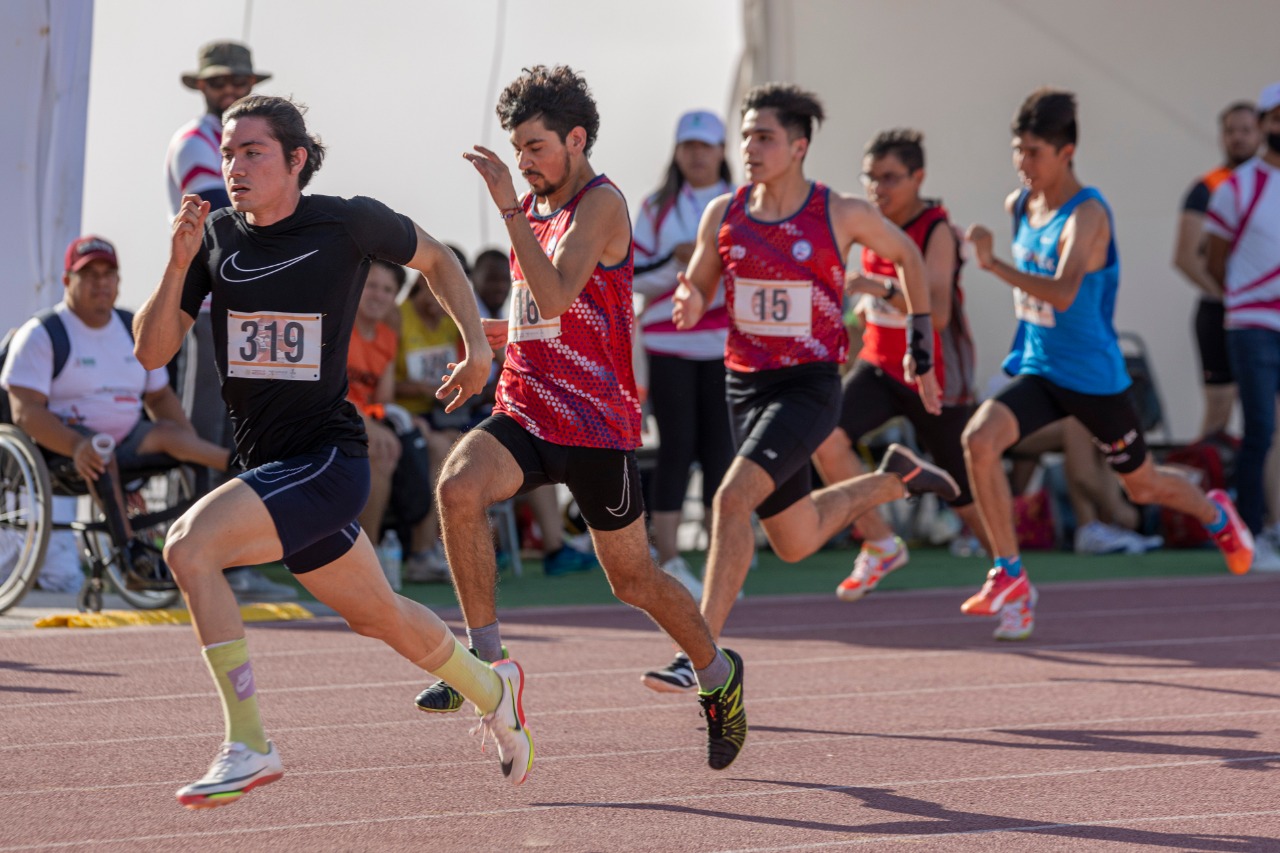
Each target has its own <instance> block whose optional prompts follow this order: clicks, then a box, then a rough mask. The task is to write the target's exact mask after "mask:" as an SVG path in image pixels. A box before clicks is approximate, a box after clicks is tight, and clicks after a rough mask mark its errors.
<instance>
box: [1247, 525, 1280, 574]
mask: <svg viewBox="0 0 1280 853" xmlns="http://www.w3.org/2000/svg"><path fill="white" fill-rule="evenodd" d="M1250 571H1254V572H1280V548H1277V547H1276V543H1275V540H1274V539H1273V538H1272V536H1271V532H1270V531H1267V532H1266V533H1263V534H1262V535H1261V536H1259V537H1257V538H1256V539H1254V540H1253V565H1252V566H1250Z"/></svg>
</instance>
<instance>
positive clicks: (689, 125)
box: [676, 110, 724, 145]
mask: <svg viewBox="0 0 1280 853" xmlns="http://www.w3.org/2000/svg"><path fill="white" fill-rule="evenodd" d="M681 142H705V143H707V144H708V145H723V144H724V122H722V121H720V117H719V116H717V115H716V114H715V113H713V112H708V111H707V110H694V111H693V112H688V113H685V114H684V115H682V116H680V123H679V124H677V125H676V144H677V145H679V144H680V143H681Z"/></svg>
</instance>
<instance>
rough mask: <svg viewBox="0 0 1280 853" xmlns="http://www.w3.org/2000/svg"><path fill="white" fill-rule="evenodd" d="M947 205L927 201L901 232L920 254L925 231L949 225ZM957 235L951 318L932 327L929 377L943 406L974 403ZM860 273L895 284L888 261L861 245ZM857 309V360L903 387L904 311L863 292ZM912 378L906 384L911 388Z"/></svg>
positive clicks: (969, 336) (895, 274)
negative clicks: (861, 321) (860, 319)
mask: <svg viewBox="0 0 1280 853" xmlns="http://www.w3.org/2000/svg"><path fill="white" fill-rule="evenodd" d="M950 227H951V221H950V219H949V217H948V214H947V209H946V208H945V207H943V206H942V205H940V204H937V203H935V202H930V203H929V206H928V207H926V208H925V209H924V210H923V211H922V212H921V213H920V215H919V216H917V217H916V218H915V219H912V220H911V221H910V222H908V223H907V224H906V225H903V226H902V230H903V231H904V232H905V233H906V235H907V236H908V237H910V238H911V239H912V240H913V241H914V242H915V244H916V245H917V246H918V247H919V248H920V253H921V254H924V250H925V246H927V245H928V243H929V235H931V234H932V233H933V230H934V228H950ZM959 245H960V242H959V238H957V241H956V246H957V249H956V274H955V277H954V278H953V279H952V281H951V322H950V323H949V324H948V325H947V327H946V328H945V329H934V330H933V351H934V353H935V358H934V375H935V376H936V377H937V379H938V386H939V387H940V388H941V389H942V403H943V405H947V406H953V405H960V404H964V403H970V402H972V401H973V391H974V388H973V384H974V383H973V335H972V334H971V333H970V331H969V321H968V319H967V318H966V317H965V313H964V292H963V291H961V289H960V265H961V263H962V260H961V258H960V252H959ZM862 272H863V274H864V275H866V276H868V277H871V278H876V279H880V280H881V281H892V282H893V283H894V284H899V282H898V271H897V268H896V267H894V265H893V262H892V261H890V260H887V259H886V258H882V257H881V256H880V255H877V254H876V253H875V252H873V251H871V250H870V249H868V248H866V247H863V249H862ZM858 310H859V311H860V312H861V313H862V314H863V315H864V316H865V317H866V322H867V327H866V330H865V331H864V332H863V333H862V350H861V351H860V352H859V353H858V358H859V359H861V360H862V361H865V362H867V363H869V364H874V365H875V366H876V367H878V368H880V369H881V370H883V371H884V372H885V373H887V374H888V375H889V376H892V377H893V378H894V379H896V380H898V381H899V382H901V383H902V384H904V385H906V384H908V383H907V378H906V374H905V372H904V371H903V368H902V360H903V359H904V358H905V357H906V354H907V332H906V329H907V315H906V314H903V313H902V312H901V311H899V310H898V309H897V308H894V307H893V306H892V305H890V304H889V303H888V302H887V301H885V300H884V299H880V298H878V297H875V296H871V295H869V294H864V295H863V296H862V297H861V299H860V300H859V303H858ZM915 384H916V383H915V382H912V383H910V385H911V387H913V388H914V387H915Z"/></svg>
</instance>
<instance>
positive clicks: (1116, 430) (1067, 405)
mask: <svg viewBox="0 0 1280 853" xmlns="http://www.w3.org/2000/svg"><path fill="white" fill-rule="evenodd" d="M992 399H994V400H996V401H998V402H1000V403H1003V404H1004V405H1005V406H1008V407H1009V411H1011V412H1013V416H1014V417H1015V418H1017V420H1018V433H1019V438H1025V437H1026V436H1028V435H1031V433H1033V432H1035V431H1036V430H1038V429H1040V428H1041V427H1045V426H1048V425H1049V424H1051V423H1053V422H1054V421H1060V420H1062V419H1063V418H1065V417H1068V416H1074V417H1075V418H1077V419H1078V420H1079V421H1080V423H1082V424H1084V428H1085V429H1087V430H1089V432H1090V433H1091V434H1092V435H1093V443H1094V444H1095V445H1097V447H1098V449H1099V450H1101V451H1102V454H1103V455H1104V456H1106V457H1107V464H1109V465H1110V466H1111V468H1112V470H1113V471H1115V472H1116V473H1117V474H1128V473H1129V472H1131V471H1136V470H1137V469H1138V466H1140V465H1141V464H1142V463H1143V461H1144V460H1145V459H1146V458H1147V442H1146V439H1144V438H1143V437H1142V422H1141V421H1140V420H1139V419H1138V410H1137V409H1136V408H1135V407H1134V405H1133V395H1132V394H1130V393H1129V389H1127V388H1126V389H1125V390H1123V391H1121V392H1120V393H1119V394H1081V393H1080V392H1078V391H1068V390H1067V389H1066V388H1063V387H1062V386H1060V385H1055V384H1053V383H1052V382H1050V381H1049V380H1048V379H1045V378H1044V377H1043V376H1034V375H1030V374H1024V375H1022V376H1017V377H1014V380H1013V381H1012V382H1010V383H1009V384H1008V385H1006V386H1004V388H1002V389H1001V390H1000V393H999V394H996V395H995V397H993V398H992Z"/></svg>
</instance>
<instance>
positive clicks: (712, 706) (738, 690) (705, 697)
mask: <svg viewBox="0 0 1280 853" xmlns="http://www.w3.org/2000/svg"><path fill="white" fill-rule="evenodd" d="M721 651H722V652H724V654H725V657H727V658H729V663H730V664H732V665H733V674H732V675H730V676H729V680H728V681H726V682H725V683H724V684H723V685H722V686H721V687H717V688H716V689H715V690H713V691H711V692H710V693H699V694H698V701H699V702H701V703H702V716H704V717H706V719H707V764H708V765H709V766H710V767H711V769H712V770H723V769H725V768H726V767H728V766H729V765H730V764H732V763H733V760H734V759H735V758H737V757H738V753H739V752H741V751H742V745H743V744H744V743H746V741H747V711H746V709H745V708H744V707H743V706H742V668H743V667H742V658H740V657H738V653H737V652H735V651H732V650H730V649H721Z"/></svg>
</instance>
